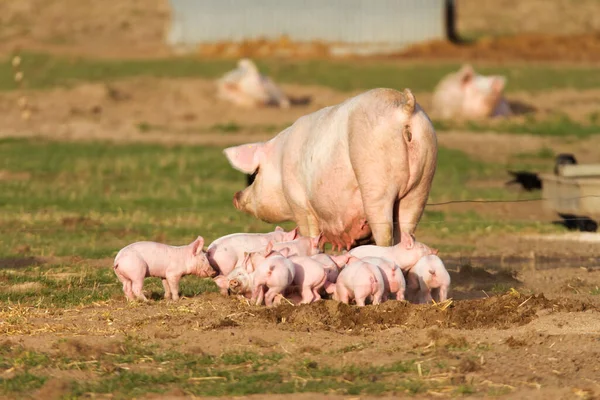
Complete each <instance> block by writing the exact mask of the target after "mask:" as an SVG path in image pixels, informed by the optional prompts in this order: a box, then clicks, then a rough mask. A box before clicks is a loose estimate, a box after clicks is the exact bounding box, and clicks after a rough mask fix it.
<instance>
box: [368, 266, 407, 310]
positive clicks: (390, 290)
mask: <svg viewBox="0 0 600 400" xmlns="http://www.w3.org/2000/svg"><path fill="white" fill-rule="evenodd" d="M361 260H362V261H364V262H368V263H369V264H373V265H376V266H377V267H379V269H380V270H381V274H382V276H383V286H384V294H383V301H386V300H387V299H388V297H394V298H395V299H396V300H399V301H400V300H404V291H405V290H406V281H405V280H404V274H403V273H402V270H401V269H400V267H398V266H397V265H396V264H395V263H394V262H393V261H390V260H388V259H386V258H381V257H363V258H361Z"/></svg>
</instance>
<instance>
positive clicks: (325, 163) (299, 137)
mask: <svg viewBox="0 0 600 400" xmlns="http://www.w3.org/2000/svg"><path fill="white" fill-rule="evenodd" d="M224 152H225V155H226V157H227V159H228V160H229V162H230V163H231V165H232V166H233V167H234V168H235V169H237V170H239V171H241V172H244V173H246V174H253V173H255V172H256V177H255V179H254V182H253V183H252V184H251V185H250V186H248V187H247V188H246V189H244V190H242V191H240V192H237V193H236V194H235V196H234V199H233V204H234V206H235V207H236V208H237V209H238V210H241V211H244V212H247V213H249V214H252V215H254V216H255V217H257V218H260V219H262V220H264V221H270V222H279V221H290V220H291V221H294V222H296V224H297V225H298V227H299V229H300V233H301V234H302V235H304V236H310V237H316V236H318V235H319V234H320V233H323V237H322V239H321V243H320V245H321V246H322V245H323V244H324V243H326V242H331V243H332V244H333V245H334V246H335V247H336V248H338V249H341V248H346V249H350V248H351V247H352V245H353V244H354V243H355V242H356V241H357V240H358V239H361V238H365V237H370V236H371V235H372V236H373V238H374V240H375V243H377V244H378V245H380V246H391V245H393V244H396V243H398V242H400V241H402V242H403V244H405V246H406V247H407V248H411V247H412V246H413V244H414V231H415V229H416V227H417V224H418V222H419V220H420V218H421V215H422V213H423V209H424V207H425V204H426V202H427V197H428V195H429V190H430V188H431V182H432V179H433V176H434V173H435V169H436V160H437V139H436V135H435V131H434V129H433V125H432V124H431V121H430V120H429V117H428V116H427V114H426V113H425V112H424V111H423V109H422V108H421V107H420V106H419V105H418V104H417V103H416V100H415V97H414V95H413V94H412V92H411V91H410V90H409V89H405V90H404V92H403V93H402V92H399V91H396V90H393V89H373V90H369V91H367V92H364V93H362V94H359V95H358V96H355V97H352V98H350V99H348V100H346V101H344V102H343V103H341V104H338V105H336V106H330V107H325V108H323V109H321V110H319V111H316V112H314V113H312V114H308V115H306V116H304V117H301V118H299V119H298V120H297V121H296V122H295V123H294V124H293V125H292V126H290V127H288V128H287V129H285V130H283V131H282V132H281V133H279V134H278V135H277V136H276V137H274V138H273V139H271V140H269V141H267V142H261V143H250V144H245V145H240V146H236V147H230V148H227V149H225V151H224Z"/></svg>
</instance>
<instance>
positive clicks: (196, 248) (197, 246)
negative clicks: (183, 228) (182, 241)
mask: <svg viewBox="0 0 600 400" xmlns="http://www.w3.org/2000/svg"><path fill="white" fill-rule="evenodd" d="M203 247H204V238H203V237H202V236H198V238H197V239H196V240H194V243H192V252H193V253H194V255H195V256H197V255H198V254H200V253H202V249H203Z"/></svg>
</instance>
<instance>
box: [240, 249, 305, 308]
mask: <svg viewBox="0 0 600 400" xmlns="http://www.w3.org/2000/svg"><path fill="white" fill-rule="evenodd" d="M294 276H295V268H294V263H293V262H292V261H290V259H288V258H286V257H285V256H283V255H282V254H281V253H279V252H277V251H273V252H271V253H270V254H268V255H267V257H266V259H265V260H264V261H263V262H262V263H261V264H260V265H259V266H258V268H256V270H255V271H254V279H253V286H254V288H253V291H252V297H251V299H250V302H251V303H254V304H256V305H257V306H258V305H261V304H262V303H263V299H264V301H265V304H266V306H267V307H272V306H273V300H274V299H275V297H276V296H277V295H279V294H281V293H282V292H284V291H285V290H286V289H287V288H288V286H289V285H291V284H292V282H293V281H294ZM265 290H267V291H266V293H265Z"/></svg>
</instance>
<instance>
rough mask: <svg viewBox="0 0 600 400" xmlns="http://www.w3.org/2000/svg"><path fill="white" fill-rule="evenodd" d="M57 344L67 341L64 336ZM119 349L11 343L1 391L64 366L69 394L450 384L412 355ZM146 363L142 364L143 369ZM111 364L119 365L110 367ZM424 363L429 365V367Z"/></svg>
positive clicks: (402, 388)
mask: <svg viewBox="0 0 600 400" xmlns="http://www.w3.org/2000/svg"><path fill="white" fill-rule="evenodd" d="M59 343H63V344H68V342H67V341H65V340H61V341H60V342H59ZM88 346H89V345H88ZM59 348H60V345H59ZM118 349H119V350H111V351H104V350H101V351H99V352H98V351H97V352H95V354H99V356H94V358H92V359H90V356H89V355H87V354H85V352H82V353H80V354H76V353H73V352H69V353H68V354H69V355H68V356H66V355H65V356H58V357H57V356H50V355H49V354H47V353H43V352H36V351H31V350H27V349H25V348H24V347H22V346H20V345H6V344H5V345H3V347H2V349H1V351H0V366H2V367H3V368H13V369H14V370H15V371H17V372H16V374H15V375H14V376H13V377H11V378H0V392H1V393H3V394H5V395H10V394H12V395H15V394H17V393H26V392H29V391H32V390H34V389H37V388H38V387H40V386H41V385H42V384H43V383H44V382H45V381H46V380H47V379H48V376H47V374H48V370H49V369H59V370H62V371H63V373H62V375H63V377H64V378H63V380H64V381H65V382H67V387H68V388H69V389H68V391H67V393H64V395H65V396H67V397H68V398H79V397H82V396H84V395H85V396H89V395H90V394H102V393H111V394H112V395H114V396H116V397H117V398H125V397H127V398H130V397H133V396H142V395H144V394H146V393H164V392H166V391H168V390H169V388H173V387H177V388H179V389H181V390H183V391H184V392H186V393H187V394H193V395H196V396H223V395H229V396H235V395H238V396H242V395H250V394H256V393H281V394H285V393H297V392H320V393H330V392H332V391H333V392H336V393H339V394H351V395H360V394H371V395H377V394H382V393H385V392H391V391H394V392H400V393H402V392H404V393H411V394H416V393H421V392H424V391H426V390H427V389H435V388H436V387H437V386H439V385H441V384H443V383H444V382H441V383H439V382H438V383H435V382H432V381H423V380H420V379H419V377H418V374H417V368H416V366H415V364H414V362H413V361H402V362H400V361H399V362H393V363H389V364H383V365H378V366H373V365H365V364H361V365H358V364H349V365H345V366H332V365H321V364H319V363H317V362H315V361H312V360H302V361H298V360H296V359H295V358H294V357H293V356H289V355H284V354H279V353H266V354H259V353H251V352H245V353H224V354H221V355H218V356H210V355H204V354H190V353H180V352H177V351H173V350H165V349H160V348H158V347H156V346H145V345H141V344H139V343H138V341H137V340H136V339H135V338H130V339H129V340H127V341H126V342H124V343H122V344H121V345H120V346H118ZM113 351H118V352H119V354H116V353H113ZM23 360H29V361H27V362H23ZM142 364H143V367H144V368H140V367H141V366H142ZM433 368H435V367H433ZM81 369H83V370H85V371H86V373H87V374H88V376H90V378H89V379H86V380H81V379H77V380H75V379H71V378H69V377H68V376H69V374H68V371H70V370H81ZM107 369H108V370H114V372H112V373H110V374H107V373H106V370H107ZM423 370H424V371H429V369H428V368H427V367H426V366H423Z"/></svg>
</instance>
